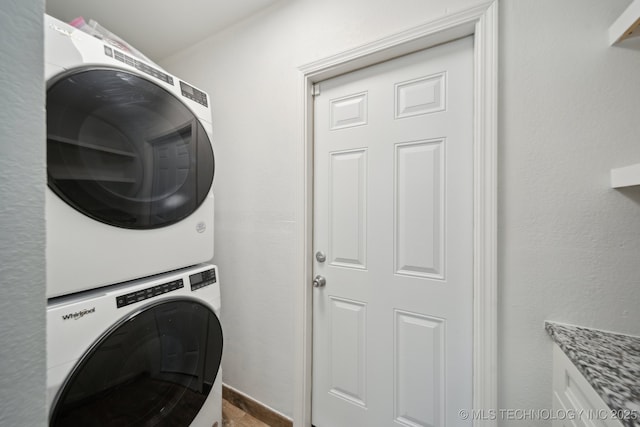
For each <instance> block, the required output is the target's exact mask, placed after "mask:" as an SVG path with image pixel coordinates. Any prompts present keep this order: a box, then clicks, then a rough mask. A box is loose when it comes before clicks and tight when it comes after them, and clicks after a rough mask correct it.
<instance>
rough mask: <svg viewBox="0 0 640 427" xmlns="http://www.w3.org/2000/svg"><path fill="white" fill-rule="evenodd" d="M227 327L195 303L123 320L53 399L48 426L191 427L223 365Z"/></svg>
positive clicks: (170, 303)
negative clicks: (223, 346) (223, 337)
mask: <svg viewBox="0 0 640 427" xmlns="http://www.w3.org/2000/svg"><path fill="white" fill-rule="evenodd" d="M222 344H223V342H222V328H221V326H220V322H219V320H218V317H217V316H216V315H215V313H214V312H212V311H211V310H210V309H209V308H208V307H206V306H204V305H203V304H201V303H198V302H194V301H190V300H172V301H168V302H167V301H165V302H161V303H159V304H156V305H153V306H150V307H148V308H147V309H145V310H144V311H142V312H140V313H138V314H136V315H133V316H132V317H129V318H127V319H125V320H124V321H123V322H121V323H120V324H118V325H116V326H115V327H114V328H113V329H112V330H111V331H109V332H108V333H107V334H106V335H105V336H104V337H103V338H101V339H100V340H99V341H98V342H97V343H96V344H95V345H94V346H93V347H92V348H91V349H90V350H89V351H88V352H87V354H85V356H84V357H83V358H82V359H81V361H80V363H79V364H78V365H77V366H76V368H75V369H74V371H73V372H72V373H71V375H70V377H69V379H68V380H67V382H66V383H65V384H64V385H63V387H62V389H61V390H60V392H59V393H58V395H57V396H56V400H55V402H54V406H53V408H52V412H51V420H50V425H51V426H70V427H71V426H73V427H77V426H96V427H98V426H99V427H107V426H113V427H126V426H188V425H189V424H190V423H191V422H192V421H193V419H194V418H195V416H196V415H197V414H198V412H199V411H200V408H201V407H202V405H203V403H204V401H205V400H206V398H207V396H208V395H209V393H210V391H211V389H212V387H213V383H214V381H215V379H216V375H217V373H218V368H219V367H220V360H221V358H222Z"/></svg>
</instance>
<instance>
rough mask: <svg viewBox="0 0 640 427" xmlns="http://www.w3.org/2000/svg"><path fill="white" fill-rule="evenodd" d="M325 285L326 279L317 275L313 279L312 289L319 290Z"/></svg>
mask: <svg viewBox="0 0 640 427" xmlns="http://www.w3.org/2000/svg"><path fill="white" fill-rule="evenodd" d="M326 284H327V279H325V278H324V277H322V276H320V275H317V276H316V277H314V278H313V287H314V288H321V287H323V286H324V285H326Z"/></svg>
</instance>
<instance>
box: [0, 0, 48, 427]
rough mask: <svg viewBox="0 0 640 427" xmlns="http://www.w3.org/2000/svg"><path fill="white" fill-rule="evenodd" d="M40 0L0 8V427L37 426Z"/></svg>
mask: <svg viewBox="0 0 640 427" xmlns="http://www.w3.org/2000/svg"><path fill="white" fill-rule="evenodd" d="M43 13H44V1H43V0H35V1H28V2H24V1H22V0H3V2H2V10H1V11H0V41H1V42H0V58H2V60H0V425H2V426H44V425H46V419H47V418H46V412H45V382H46V369H45V364H46V361H45V259H44V256H45V255H44V253H45V228H44V226H45V225H44V188H45V182H46V179H45V143H44V141H45V118H44V71H43V58H44V55H43V44H44V42H43V26H42V25H43V23H42V21H43Z"/></svg>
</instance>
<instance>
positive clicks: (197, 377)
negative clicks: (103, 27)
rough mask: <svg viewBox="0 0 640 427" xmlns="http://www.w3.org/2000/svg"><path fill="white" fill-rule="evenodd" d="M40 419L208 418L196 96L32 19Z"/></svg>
mask: <svg viewBox="0 0 640 427" xmlns="http://www.w3.org/2000/svg"><path fill="white" fill-rule="evenodd" d="M45 77H46V79H47V171H48V189H47V195H46V221H47V227H46V228H47V298H48V304H47V389H48V400H47V403H48V407H49V422H50V425H51V426H79V425H93V426H119V427H120V426H139V425H148V426H198V427H199V426H207V427H211V426H216V425H218V426H221V425H222V419H221V418H222V416H221V408H222V385H221V384H222V383H221V372H220V361H221V357H222V346H223V337H222V328H221V325H220V320H219V315H220V287H219V281H218V270H217V267H216V266H214V265H211V264H206V263H207V262H208V261H209V260H210V259H211V258H212V257H213V192H212V182H213V176H214V155H213V149H212V145H211V132H212V127H211V110H210V107H209V98H208V95H207V94H206V93H204V92H203V91H200V90H198V89H196V88H195V87H193V86H192V85H190V84H188V83H186V82H184V81H182V80H180V79H179V78H177V77H175V76H172V75H170V74H168V73H167V72H165V71H164V70H162V69H160V68H159V67H157V66H155V65H154V64H150V63H147V62H145V61H143V60H140V59H138V58H136V57H134V56H133V55H131V54H130V53H129V52H127V51H126V48H125V47H124V46H121V45H115V46H114V45H113V44H112V43H108V42H105V41H103V40H100V39H98V38H96V37H93V36H91V35H89V34H86V33H84V32H82V31H80V30H78V29H76V28H74V27H72V26H70V25H67V24H65V23H63V22H61V21H59V20H57V19H55V18H52V17H50V16H45Z"/></svg>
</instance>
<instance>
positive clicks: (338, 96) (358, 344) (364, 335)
mask: <svg viewBox="0 0 640 427" xmlns="http://www.w3.org/2000/svg"><path fill="white" fill-rule="evenodd" d="M319 92H320V93H319V95H317V96H316V97H315V101H314V138H315V141H314V146H315V148H314V150H315V151H314V253H315V252H322V253H324V254H325V256H326V260H324V261H322V262H321V261H319V260H318V259H322V257H316V259H314V275H317V276H322V277H324V278H325V279H326V284H325V285H324V286H322V287H317V288H315V290H314V295H313V389H312V423H313V424H314V425H315V426H316V427H358V426H367V427H376V426H380V427H382V426H385V427H387V426H393V425H397V426H441V427H442V426H460V425H470V424H468V423H467V421H463V420H462V419H460V418H459V416H458V414H459V411H460V410H461V409H469V408H471V406H472V300H473V293H472V292H473V288H472V286H473V283H472V273H473V252H472V249H473V248H472V244H473V234H472V233H473V187H472V186H473V145H472V142H473V139H472V123H473V122H472V120H473V116H472V115H473V104H472V102H473V38H471V37H467V38H465V39H461V40H458V41H455V42H451V43H447V44H444V45H441V46H437V47H433V48H430V49H428V50H425V51H422V52H418V53H414V54H411V55H408V56H405V57H401V58H398V59H395V60H393V61H389V62H384V63H381V64H378V65H374V66H371V67H368V68H365V69H362V70H358V71H355V72H352V73H349V74H346V75H342V76H338V77H335V78H333V79H330V80H327V81H324V82H322V83H321V84H320V85H319Z"/></svg>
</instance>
